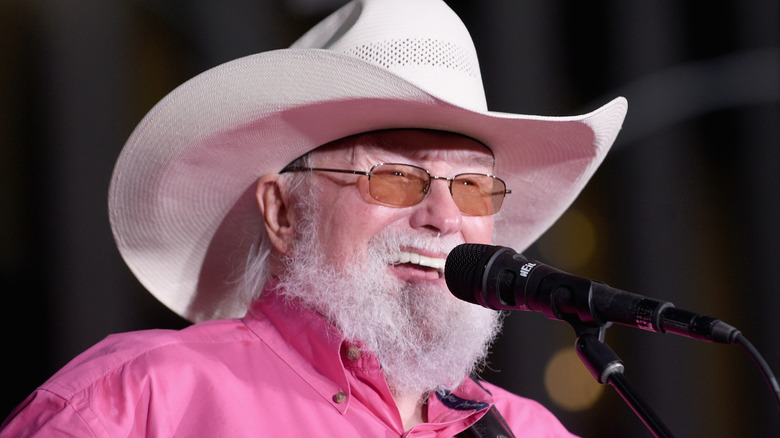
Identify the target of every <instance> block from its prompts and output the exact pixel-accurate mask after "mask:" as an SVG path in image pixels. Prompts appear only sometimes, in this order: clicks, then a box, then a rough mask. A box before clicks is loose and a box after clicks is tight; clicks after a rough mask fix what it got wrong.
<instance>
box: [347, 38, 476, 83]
mask: <svg viewBox="0 0 780 438" xmlns="http://www.w3.org/2000/svg"><path fill="white" fill-rule="evenodd" d="M347 53H349V54H351V55H354V56H357V57H358V58H360V59H363V60H365V61H369V62H372V63H374V64H378V65H380V66H382V67H384V68H387V69H392V68H393V67H406V66H415V65H418V66H429V67H439V68H446V69H449V70H458V71H460V72H462V73H465V74H466V75H468V76H471V77H479V67H478V66H477V63H476V60H473V59H472V58H473V57H472V56H470V55H469V52H468V51H467V50H465V49H463V48H462V47H460V46H457V45H455V44H452V43H447V42H442V41H437V40H432V39H430V38H426V39H403V40H390V41H380V42H374V43H369V44H364V45H360V46H356V47H353V48H352V49H351V50H348V51H347Z"/></svg>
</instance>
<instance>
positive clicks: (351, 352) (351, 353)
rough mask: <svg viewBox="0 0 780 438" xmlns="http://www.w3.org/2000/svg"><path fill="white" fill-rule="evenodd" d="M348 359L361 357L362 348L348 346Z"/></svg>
mask: <svg viewBox="0 0 780 438" xmlns="http://www.w3.org/2000/svg"><path fill="white" fill-rule="evenodd" d="M347 359H349V360H351V361H355V360H358V359H360V349H359V348H357V347H355V346H352V347H349V348H347Z"/></svg>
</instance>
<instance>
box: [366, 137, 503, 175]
mask: <svg viewBox="0 0 780 438" xmlns="http://www.w3.org/2000/svg"><path fill="white" fill-rule="evenodd" d="M431 132H440V133H442V134H445V135H451V136H453V137H462V138H468V139H471V140H473V141H474V142H476V143H478V144H479V145H480V146H482V148H484V153H479V152H481V151H477V150H473V149H464V148H459V147H436V146H433V147H429V148H405V147H404V146H405V145H406V143H405V142H404V141H403V140H402V139H397V138H394V137H391V136H384V135H378V134H379V133H367V134H364V135H360V136H358V137H357V138H356V141H355V142H353V143H352V147H351V149H352V154H353V155H352V159H353V160H355V155H356V153H355V151H356V150H357V149H363V150H365V151H366V154H367V155H369V154H370V155H374V156H379V157H382V156H383V155H384V153H386V154H387V155H385V156H389V155H391V154H392V155H400V156H403V157H407V158H409V159H411V160H421V161H424V160H438V161H447V162H450V161H453V162H455V163H469V164H476V165H477V166H480V167H486V168H489V169H491V172H492V170H493V169H495V163H496V160H495V157H494V156H493V151H491V150H490V148H488V147H487V146H485V145H484V144H483V143H482V142H480V141H478V140H474V139H472V138H471V137H468V136H464V135H461V134H457V133H453V132H444V131H431ZM375 151H376V152H375ZM435 154H441V157H435V158H431V156H432V155H435ZM388 159H389V158H388ZM392 160H393V161H397V160H396V159H392ZM354 162H355V161H353V163H354ZM378 162H388V161H387V159H385V160H381V159H380V160H379V161H378ZM378 162H377V163H371V165H373V164H378Z"/></svg>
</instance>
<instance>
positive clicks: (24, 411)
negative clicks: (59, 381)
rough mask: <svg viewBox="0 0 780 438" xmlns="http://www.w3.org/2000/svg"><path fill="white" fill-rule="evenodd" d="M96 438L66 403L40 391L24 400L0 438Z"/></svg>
mask: <svg viewBox="0 0 780 438" xmlns="http://www.w3.org/2000/svg"><path fill="white" fill-rule="evenodd" d="M97 436H98V435H96V434H95V433H94V431H92V430H91V429H90V428H89V426H88V425H87V423H86V422H85V421H84V419H83V418H82V417H81V415H79V413H78V412H76V411H75V410H74V409H73V407H72V406H71V405H70V404H69V403H68V402H67V401H65V400H64V399H62V398H61V397H59V396H57V395H55V394H52V393H51V392H49V391H46V390H41V389H39V390H37V391H35V392H33V393H32V394H31V395H30V396H29V397H27V399H26V400H25V401H24V402H22V404H20V405H19V406H18V407H16V409H14V410H13V411H12V412H11V415H9V416H8V418H7V419H6V420H5V421H4V422H3V424H2V426H0V438H12V437H13V438H17V437H29V438H43V437H97Z"/></svg>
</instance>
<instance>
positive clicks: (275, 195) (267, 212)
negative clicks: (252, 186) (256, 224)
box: [255, 174, 295, 254]
mask: <svg viewBox="0 0 780 438" xmlns="http://www.w3.org/2000/svg"><path fill="white" fill-rule="evenodd" d="M279 177H280V176H279V174H270V175H265V176H263V177H262V178H260V179H259V180H258V181H257V190H256V192H255V197H256V198H257V206H258V207H259V208H260V215H261V216H262V217H263V221H264V223H265V231H266V232H267V233H268V237H269V238H270V239H271V243H272V244H273V246H274V248H276V250H277V251H279V253H281V254H287V252H288V251H289V250H290V245H291V243H292V237H293V234H294V232H295V226H294V220H293V218H292V210H291V209H290V208H289V198H288V196H287V193H285V192H283V191H282V189H281V187H280V186H279Z"/></svg>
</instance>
